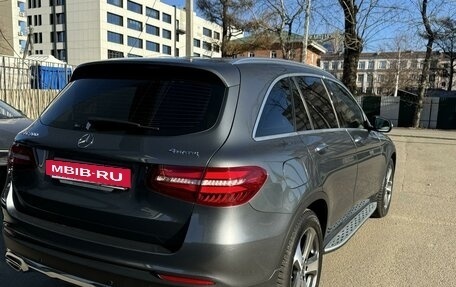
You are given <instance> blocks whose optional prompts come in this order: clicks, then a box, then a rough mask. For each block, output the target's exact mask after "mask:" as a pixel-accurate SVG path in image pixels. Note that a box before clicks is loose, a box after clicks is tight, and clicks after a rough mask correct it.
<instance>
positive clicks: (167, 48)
mask: <svg viewBox="0 0 456 287" xmlns="http://www.w3.org/2000/svg"><path fill="white" fill-rule="evenodd" d="M162 49H163V54H166V55H171V46H168V45H163V46H162Z"/></svg>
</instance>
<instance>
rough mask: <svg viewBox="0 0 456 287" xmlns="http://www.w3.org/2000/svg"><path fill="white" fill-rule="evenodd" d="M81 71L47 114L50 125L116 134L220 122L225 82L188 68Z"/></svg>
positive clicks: (176, 131)
mask: <svg viewBox="0 0 456 287" xmlns="http://www.w3.org/2000/svg"><path fill="white" fill-rule="evenodd" d="M106 66H107V67H101V68H100V67H88V68H86V67H84V68H85V69H86V70H82V71H79V73H78V71H75V76H74V78H73V81H72V82H71V83H70V84H69V85H68V86H67V87H66V88H65V90H64V91H62V94H61V95H60V96H59V97H58V99H57V100H56V101H54V103H53V104H52V105H51V106H50V107H49V108H48V109H47V110H46V111H45V112H44V113H43V115H42V116H41V121H42V122H43V124H45V125H49V126H52V127H56V128H63V129H78V130H88V131H96V132H110V133H136V134H151V135H163V136H165V135H166V136H170V135H184V134H189V133H195V132H200V131H204V130H207V129H210V128H211V127H212V126H214V124H215V123H216V121H217V119H218V116H219V113H220V110H221V106H222V103H223V100H224V95H225V85H224V84H223V82H222V81H221V80H220V79H219V78H218V77H217V76H215V75H214V74H212V73H210V72H207V71H202V70H196V69H188V68H182V67H180V68H175V67H142V66H144V65H136V66H134V65H128V66H127V65H125V66H124V65H111V66H109V65H106Z"/></svg>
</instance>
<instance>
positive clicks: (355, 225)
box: [324, 202, 377, 253]
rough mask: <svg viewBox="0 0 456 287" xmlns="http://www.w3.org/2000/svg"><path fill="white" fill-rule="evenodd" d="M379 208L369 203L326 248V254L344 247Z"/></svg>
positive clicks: (374, 203) (375, 204)
mask: <svg viewBox="0 0 456 287" xmlns="http://www.w3.org/2000/svg"><path fill="white" fill-rule="evenodd" d="M376 208H377V203H376V202H371V203H369V204H368V205H367V206H366V207H364V209H363V210H361V211H360V212H359V213H358V214H357V215H356V216H355V217H353V219H352V220H351V221H350V222H349V223H348V224H347V225H345V226H344V228H342V230H341V231H339V233H337V234H336V236H334V238H333V239H331V241H330V242H329V243H328V244H327V245H326V246H325V248H324V250H325V253H328V252H331V251H334V250H336V249H338V248H339V247H342V245H344V244H345V243H347V241H348V240H349V239H350V238H351V237H352V236H353V235H354V234H355V233H356V231H357V230H358V229H359V228H360V227H361V226H362V225H363V223H364V222H366V220H367V219H369V217H370V216H371V215H372V213H374V211H375V209H376Z"/></svg>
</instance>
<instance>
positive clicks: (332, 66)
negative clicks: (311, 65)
mask: <svg viewBox="0 0 456 287" xmlns="http://www.w3.org/2000/svg"><path fill="white" fill-rule="evenodd" d="M338 66H339V62H337V61H335V62H331V70H337V67H338Z"/></svg>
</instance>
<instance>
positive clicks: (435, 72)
mask: <svg viewBox="0 0 456 287" xmlns="http://www.w3.org/2000/svg"><path fill="white" fill-rule="evenodd" d="M425 54H426V53H425V52H419V51H402V52H401V53H398V52H382V53H362V54H361V55H360V58H359V61H358V72H357V79H356V85H357V87H358V94H359V95H362V94H367V95H378V96H387V95H391V94H393V93H394V90H395V88H396V85H397V88H398V89H401V90H406V91H416V90H417V88H418V82H419V79H420V77H421V71H422V68H423V63H424V57H425ZM343 63H344V61H343V54H342V53H336V54H325V55H323V56H322V58H321V62H320V65H321V67H322V68H323V69H324V70H326V71H328V72H330V73H332V74H333V75H334V76H336V77H337V78H338V79H341V78H342V72H343ZM448 71H449V61H448V59H447V58H445V55H444V54H442V53H440V52H434V53H433V54H432V58H431V65H430V70H429V83H428V87H427V88H431V89H447V88H448V75H449V72H448ZM454 87H455V83H453V88H454Z"/></svg>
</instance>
